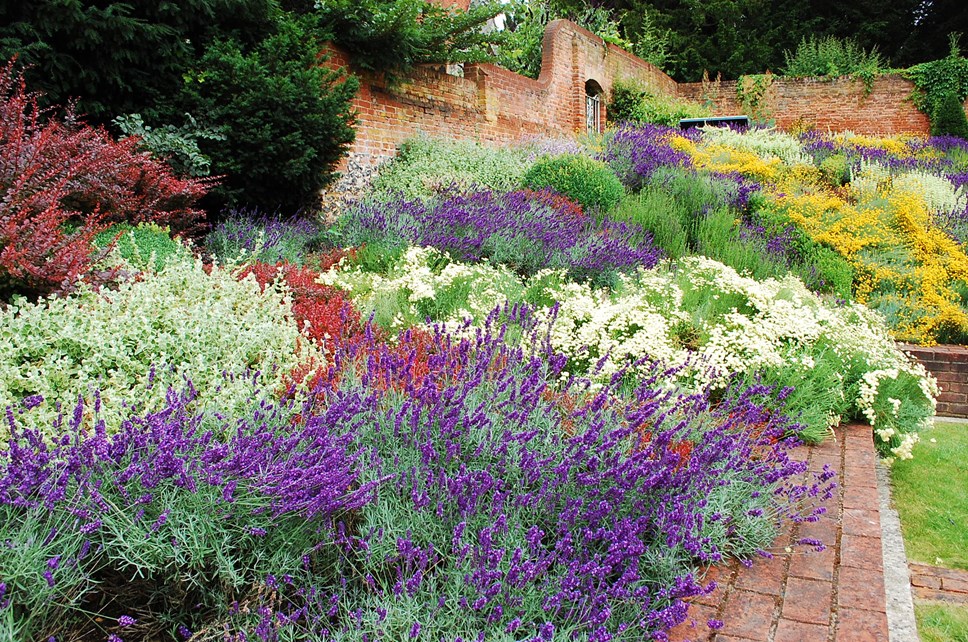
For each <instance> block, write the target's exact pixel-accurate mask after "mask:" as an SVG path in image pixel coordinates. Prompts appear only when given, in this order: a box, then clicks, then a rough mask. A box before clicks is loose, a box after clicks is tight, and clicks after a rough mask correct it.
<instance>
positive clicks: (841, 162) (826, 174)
mask: <svg viewBox="0 0 968 642" xmlns="http://www.w3.org/2000/svg"><path fill="white" fill-rule="evenodd" d="M820 175H821V176H823V179H824V180H825V181H827V183H828V184H829V185H831V186H833V187H841V186H842V185H846V184H847V183H848V182H850V163H848V162H847V155H846V154H834V155H833V156H828V157H827V158H825V159H823V160H822V161H820Z"/></svg>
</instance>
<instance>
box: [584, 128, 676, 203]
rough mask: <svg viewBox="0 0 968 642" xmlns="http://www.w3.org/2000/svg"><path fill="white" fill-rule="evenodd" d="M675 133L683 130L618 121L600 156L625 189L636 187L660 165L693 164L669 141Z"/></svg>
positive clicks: (640, 185) (645, 180) (638, 188)
mask: <svg viewBox="0 0 968 642" xmlns="http://www.w3.org/2000/svg"><path fill="white" fill-rule="evenodd" d="M674 135H677V136H678V135H682V134H681V133H680V132H679V131H678V130H676V129H673V128H671V127H666V126H664V125H651V124H638V125H633V124H628V123H626V124H623V125H620V126H619V127H618V129H616V130H615V132H614V133H613V134H612V135H611V136H610V137H609V138H608V140H607V141H606V148H605V152H604V154H603V156H602V160H604V161H605V162H606V163H608V164H609V166H610V167H611V168H612V169H613V170H614V171H615V173H616V174H617V175H618V177H619V180H621V181H622V183H623V184H624V185H625V186H626V187H627V188H628V189H630V190H633V191H638V190H640V189H642V187H643V186H644V185H645V184H646V183H647V182H648V180H649V179H650V178H651V177H652V175H653V174H654V173H655V171H656V170H657V169H659V168H660V167H677V168H691V167H692V160H691V159H690V158H689V155H688V154H686V153H685V152H681V151H677V150H674V149H673V148H672V146H671V145H670V143H669V140H670V137H671V136H674Z"/></svg>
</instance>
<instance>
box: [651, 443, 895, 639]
mask: <svg viewBox="0 0 968 642" xmlns="http://www.w3.org/2000/svg"><path fill="white" fill-rule="evenodd" d="M797 456H800V457H803V458H806V459H807V461H808V463H809V466H810V470H811V471H819V470H821V469H822V468H823V466H824V464H830V465H831V466H832V467H833V468H834V470H836V471H837V472H838V477H839V479H838V488H837V490H836V491H835V493H834V497H833V498H832V499H831V500H829V501H828V502H827V504H826V506H827V513H826V515H824V516H823V517H821V520H820V521H819V522H812V523H804V524H799V525H794V524H791V525H789V526H788V527H787V529H786V531H785V532H783V533H781V534H780V536H779V538H778V539H777V541H776V543H775V545H774V547H773V548H772V549H771V550H770V552H771V553H773V554H774V557H773V559H769V560H768V559H758V560H756V561H755V562H754V563H753V566H752V567H751V568H746V567H744V566H742V565H740V564H738V563H735V562H734V563H733V564H731V565H729V566H722V567H713V568H711V569H710V571H709V574H708V575H707V577H706V579H707V581H708V580H715V581H716V582H717V584H718V588H717V589H716V591H715V592H713V593H712V594H710V595H708V596H705V597H702V598H697V599H696V600H695V602H694V603H693V604H692V605H691V606H690V608H689V619H688V620H687V621H686V622H685V623H684V624H682V625H680V626H678V627H676V628H675V629H672V630H671V631H669V638H670V640H673V641H674V642H681V641H684V640H696V641H704V642H705V641H710V642H712V641H714V642H740V641H745V642H750V641H752V642H867V641H870V642H886V641H887V639H888V629H887V615H886V613H885V603H886V597H885V593H884V569H883V554H882V551H881V522H880V509H879V503H878V495H877V478H876V476H875V470H874V465H875V462H876V460H877V457H876V455H875V453H874V446H873V443H872V441H871V428H870V426H859V425H857V426H842V427H840V428H838V429H837V435H836V439H832V438H828V439H827V440H826V441H824V443H822V444H820V445H819V446H814V447H810V448H807V447H804V448H802V449H799V452H798V453H797ZM801 538H810V539H819V540H821V541H823V542H824V544H826V545H827V547H826V549H825V550H823V551H821V552H817V551H815V550H814V549H812V548H810V547H808V546H802V545H799V546H795V547H790V546H789V544H790V542H792V541H798V540H800V539H801ZM711 619H712V620H719V621H721V622H722V628H720V629H718V630H713V629H710V628H709V627H708V625H707V622H708V621H709V620H711Z"/></svg>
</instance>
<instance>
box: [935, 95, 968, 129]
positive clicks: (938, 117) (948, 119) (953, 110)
mask: <svg viewBox="0 0 968 642" xmlns="http://www.w3.org/2000/svg"><path fill="white" fill-rule="evenodd" d="M931 135H932V136H946V135H947V136H958V137H959V138H964V139H966V140H968V117H966V116H965V106H964V102H963V101H962V100H961V99H960V98H958V96H957V94H955V93H953V92H948V93H947V94H945V96H944V98H943V99H942V100H941V102H940V103H939V104H938V107H937V109H936V110H935V112H934V114H932V116H931Z"/></svg>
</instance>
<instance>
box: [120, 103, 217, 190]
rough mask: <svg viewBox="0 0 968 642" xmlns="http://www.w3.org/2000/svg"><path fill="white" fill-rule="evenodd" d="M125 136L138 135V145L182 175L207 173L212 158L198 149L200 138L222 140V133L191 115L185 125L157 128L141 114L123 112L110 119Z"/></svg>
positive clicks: (187, 117) (186, 117)
mask: <svg viewBox="0 0 968 642" xmlns="http://www.w3.org/2000/svg"><path fill="white" fill-rule="evenodd" d="M111 122H112V123H113V124H114V125H115V126H116V127H117V128H118V129H120V130H121V133H123V134H124V137H125V138H127V137H128V136H137V137H138V138H139V139H140V141H141V147H143V148H145V149H146V150H148V151H149V152H151V153H152V154H154V155H155V156H157V157H158V158H160V159H162V160H164V161H165V162H166V163H168V164H169V165H171V168H172V169H173V170H175V173H177V174H180V175H182V176H208V175H209V174H210V173H211V168H212V159H210V158H209V157H208V156H206V155H205V154H203V153H202V152H201V150H200V149H199V148H198V141H199V140H225V135H224V134H222V133H221V132H219V131H217V130H214V129H203V128H201V127H199V126H198V123H196V122H195V119H194V118H192V116H191V114H185V124H184V125H182V126H180V127H176V126H174V125H171V124H166V125H162V126H160V127H152V126H150V125H147V124H146V123H145V121H144V119H143V118H142V117H141V114H125V115H124V116H118V117H117V118H115V119H114V120H113V121H111Z"/></svg>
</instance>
